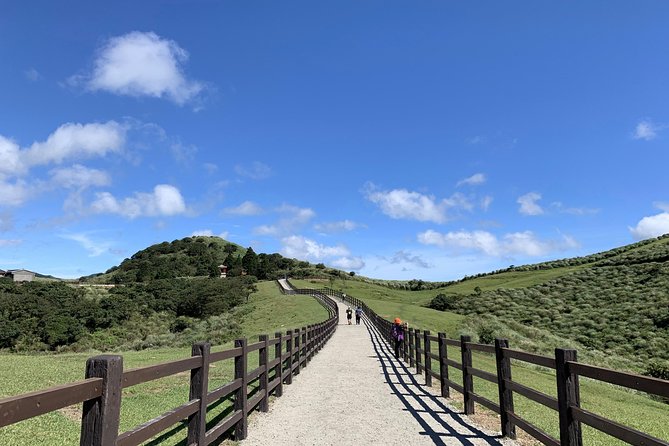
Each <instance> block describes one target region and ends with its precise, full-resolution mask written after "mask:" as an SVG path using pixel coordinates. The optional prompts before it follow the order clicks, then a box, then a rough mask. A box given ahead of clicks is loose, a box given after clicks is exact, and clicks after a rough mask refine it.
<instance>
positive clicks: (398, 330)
mask: <svg viewBox="0 0 669 446" xmlns="http://www.w3.org/2000/svg"><path fill="white" fill-rule="evenodd" d="M394 322H395V323H394V324H393V328H392V332H391V336H392V338H393V344H394V347H395V357H396V358H397V359H399V357H400V350H401V347H402V346H403V344H404V326H402V320H401V319H400V318H398V317H396V318H395V321H394Z"/></svg>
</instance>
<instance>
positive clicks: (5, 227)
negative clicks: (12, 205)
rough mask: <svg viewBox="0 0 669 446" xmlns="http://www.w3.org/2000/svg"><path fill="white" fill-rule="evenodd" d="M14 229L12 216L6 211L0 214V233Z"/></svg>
mask: <svg viewBox="0 0 669 446" xmlns="http://www.w3.org/2000/svg"><path fill="white" fill-rule="evenodd" d="M12 229H14V216H13V215H12V214H11V213H9V212H8V211H3V212H0V232H4V231H11V230H12Z"/></svg>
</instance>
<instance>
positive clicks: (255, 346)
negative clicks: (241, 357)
mask: <svg viewBox="0 0 669 446" xmlns="http://www.w3.org/2000/svg"><path fill="white" fill-rule="evenodd" d="M263 345H265V343H264V342H256V343H255V344H249V349H248V352H249V353H251V352H254V351H256V350H260V348H261V347H262V346H263Z"/></svg>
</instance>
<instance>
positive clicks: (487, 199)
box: [481, 195, 493, 212]
mask: <svg viewBox="0 0 669 446" xmlns="http://www.w3.org/2000/svg"><path fill="white" fill-rule="evenodd" d="M492 201H493V198H492V197H491V196H490V195H486V196H485V197H483V198H482V199H481V209H483V210H484V211H486V212H487V211H488V208H489V207H490V205H491V204H492Z"/></svg>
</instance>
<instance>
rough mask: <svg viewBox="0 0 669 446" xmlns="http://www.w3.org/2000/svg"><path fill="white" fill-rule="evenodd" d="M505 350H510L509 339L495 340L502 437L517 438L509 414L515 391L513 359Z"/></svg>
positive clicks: (511, 409)
mask: <svg viewBox="0 0 669 446" xmlns="http://www.w3.org/2000/svg"><path fill="white" fill-rule="evenodd" d="M504 348H509V341H508V340H507V339H495V362H496V363H497V385H498V386H497V387H498V389H499V408H500V411H499V412H500V413H499V415H500V421H501V423H502V435H503V436H505V437H509V438H516V426H515V425H514V424H513V422H512V421H511V418H510V417H509V413H511V412H513V391H512V390H511V389H510V388H509V384H508V382H509V381H511V358H509V357H508V356H507V355H505V354H504V350H502V349H504Z"/></svg>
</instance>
